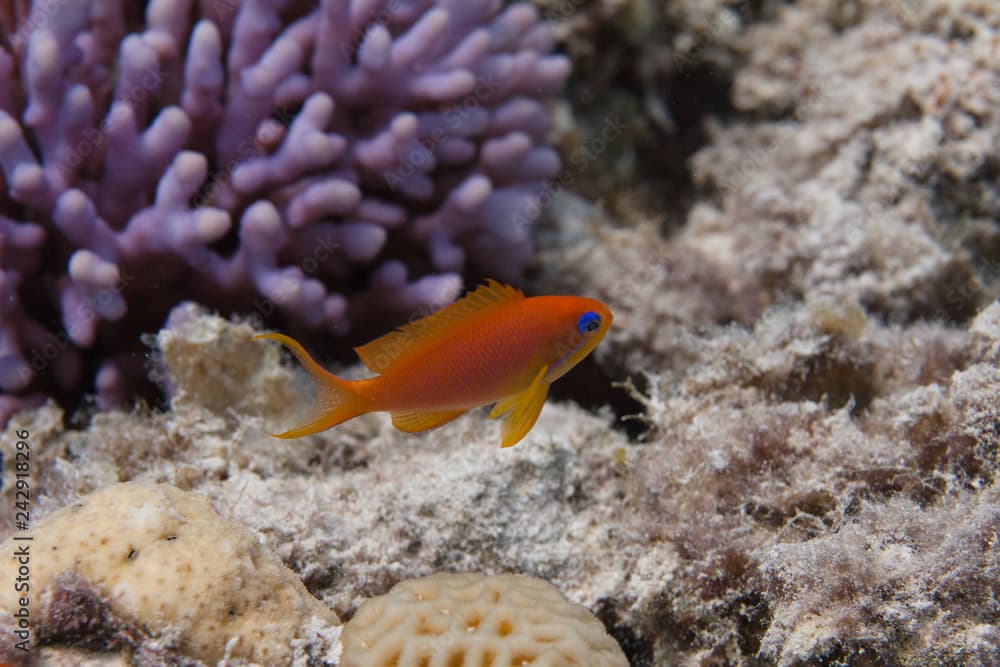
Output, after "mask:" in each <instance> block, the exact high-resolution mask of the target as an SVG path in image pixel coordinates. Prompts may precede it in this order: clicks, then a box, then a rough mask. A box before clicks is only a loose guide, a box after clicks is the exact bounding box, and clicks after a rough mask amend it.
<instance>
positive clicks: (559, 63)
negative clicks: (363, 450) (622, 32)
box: [0, 0, 569, 421]
mask: <svg viewBox="0 0 1000 667" xmlns="http://www.w3.org/2000/svg"><path fill="white" fill-rule="evenodd" d="M317 4H318V6H316V5H317ZM26 5H27V3H23V2H18V3H13V5H7V6H6V8H0V27H2V32H3V39H2V40H0V167H2V172H0V192H2V193H3V194H2V195H0V197H2V198H0V421H3V420H4V419H5V418H6V416H7V414H9V413H10V412H11V411H12V410H14V409H16V408H18V407H20V406H22V405H24V404H26V403H30V402H33V401H38V400H40V399H41V397H43V396H44V395H45V393H46V392H48V393H55V394H57V395H64V396H65V395H73V393H74V392H78V391H79V389H80V388H81V387H84V388H87V387H88V386H89V385H87V382H88V381H87V379H86V378H87V377H88V376H89V375H91V374H93V376H94V385H93V390H95V391H96V392H97V394H98V397H99V399H100V402H101V403H102V404H103V405H111V404H114V403H117V402H120V401H122V400H124V399H125V398H127V390H128V388H129V387H130V386H132V384H131V382H130V379H131V378H133V377H135V376H139V377H141V376H142V372H143V371H142V360H141V354H140V353H139V352H137V350H138V348H137V345H136V340H137V337H138V336H137V334H138V333H139V332H141V331H149V330H155V329H157V328H158V327H159V326H160V325H161V324H162V321H163V319H164V317H165V315H166V313H167V311H168V310H169V308H170V307H171V306H172V305H174V304H175V303H177V302H178V301H181V300H184V299H194V300H197V301H200V302H202V303H206V304H209V305H212V306H215V307H218V308H221V309H223V310H226V311H248V310H251V309H255V310H257V311H258V312H261V313H262V314H265V315H270V314H271V313H275V314H277V315H279V316H283V317H284V320H283V323H284V324H285V325H286V326H289V327H295V326H298V327H309V328H313V329H318V330H328V331H337V332H341V333H342V332H344V331H346V327H347V325H348V323H349V322H358V321H364V320H366V319H371V318H372V317H373V316H383V317H389V318H391V317H393V316H395V317H399V316H403V315H405V314H407V313H414V312H420V311H421V310H426V309H429V308H433V307H436V306H440V305H441V304H443V303H446V302H448V301H450V300H451V299H453V298H454V297H455V296H456V295H457V293H458V291H459V290H460V288H461V283H462V281H461V278H460V275H461V274H462V272H463V271H465V270H466V269H467V267H468V266H470V265H471V266H474V267H475V268H476V270H478V271H481V272H484V273H488V274H490V275H493V276H496V277H499V278H502V279H504V278H505V279H511V278H514V277H516V276H517V275H518V274H519V273H520V271H521V270H522V269H523V267H524V265H525V263H526V261H527V260H528V258H529V256H530V253H531V242H530V237H529V233H528V232H529V230H528V229H527V226H528V225H529V224H530V222H531V221H533V219H534V217H535V216H536V215H537V203H536V201H535V200H536V198H537V194H538V193H539V192H540V190H541V188H542V187H543V182H544V180H545V179H547V178H550V177H552V176H553V175H555V173H556V171H557V170H558V168H559V162H558V158H557V156H556V154H555V152H554V151H553V150H552V149H551V148H549V147H547V146H545V145H544V140H545V136H546V133H547V131H548V128H549V118H548V115H547V112H546V110H545V108H544V106H543V104H542V103H541V100H542V99H544V98H545V97H548V96H550V95H553V94H555V93H556V92H557V91H558V90H559V89H560V87H561V85H562V83H563V81H564V79H565V77H566V75H567V73H568V70H569V64H568V61H567V60H566V58H564V57H562V56H558V55H550V51H551V49H552V37H551V34H550V31H549V28H548V26H547V25H546V24H544V23H543V22H540V21H539V19H538V16H537V13H536V11H535V10H534V9H533V8H532V7H531V6H529V5H525V4H514V5H510V6H506V7H504V6H503V3H502V2H501V1H500V0H436V1H432V0H413V1H403V0H323V1H322V2H320V3H310V2H296V1H293V0H246V1H245V2H242V3H235V2H232V3H227V2H217V3H204V2H192V0H151V1H150V2H148V3H147V5H146V8H145V13H144V17H143V16H141V15H135V16H133V15H131V14H130V13H129V12H131V11H133V10H132V9H130V8H131V7H132V6H133V5H132V3H127V2H125V1H124V0H86V1H84V0H80V1H74V2H66V1H65V0H36V1H35V2H33V3H30V10H28V9H24V7H25V6H26ZM143 18H144V23H143ZM133 26H139V27H138V28H137V29H134V28H133ZM133 30H134V31H133ZM84 351H87V353H86V354H85V353H84Z"/></svg>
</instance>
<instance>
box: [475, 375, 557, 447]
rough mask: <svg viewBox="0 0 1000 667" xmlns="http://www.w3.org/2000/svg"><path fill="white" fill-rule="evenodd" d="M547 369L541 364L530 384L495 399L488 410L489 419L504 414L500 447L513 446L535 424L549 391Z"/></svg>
mask: <svg viewBox="0 0 1000 667" xmlns="http://www.w3.org/2000/svg"><path fill="white" fill-rule="evenodd" d="M548 370H549V367H548V366H543V367H542V369H541V370H540V371H538V375H536V376H535V379H534V380H533V381H532V383H531V386H529V387H528V388H527V389H525V390H524V391H522V392H520V393H519V394H514V395H513V396H508V397H507V398H505V399H503V400H502V401H497V404H496V405H494V406H493V409H492V410H490V419H495V418H496V417H499V416H500V415H505V416H504V420H503V424H502V425H501V427H500V434H501V436H502V440H501V443H500V446H501V447H513V446H514V445H516V444H517V443H518V442H520V441H521V438H523V437H524V436H525V435H527V434H528V431H530V430H531V427H532V426H534V425H535V421H536V420H537V419H538V415H539V413H540V412H541V411H542V405H544V404H545V397H546V396H547V395H548V393H549V385H550V384H551V383H550V382H546V381H545V373H546V372H547V371H548Z"/></svg>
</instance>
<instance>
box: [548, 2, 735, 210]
mask: <svg viewBox="0 0 1000 667" xmlns="http://www.w3.org/2000/svg"><path fill="white" fill-rule="evenodd" d="M584 11H585V12H590V13H592V14H593V16H591V17H590V21H591V24H592V27H591V28H590V29H587V30H584V31H583V32H582V33H581V34H578V35H577V36H576V38H577V39H579V40H582V41H586V42H587V43H589V44H591V45H593V44H607V45H614V46H613V47H610V48H608V49H604V48H601V49H593V48H588V49H580V48H574V45H573V44H572V43H571V44H570V45H569V48H568V51H569V55H570V57H571V58H572V59H573V61H574V68H573V73H572V74H571V76H570V80H569V83H568V85H567V91H566V96H567V98H568V99H569V103H570V108H571V109H572V111H573V115H574V118H575V120H576V122H577V128H576V132H577V136H576V140H577V141H576V143H575V144H574V145H572V146H564V147H563V148H564V151H563V173H562V174H561V176H560V178H561V179H562V183H563V184H564V185H566V186H567V187H568V189H569V190H571V191H573V192H576V193H579V194H581V195H582V196H584V197H587V198H589V199H599V200H600V201H601V202H602V203H603V204H604V205H605V206H607V207H608V208H609V210H610V211H611V212H612V213H613V214H614V215H616V216H622V217H634V215H635V213H636V209H638V210H640V211H645V212H647V213H648V214H649V215H651V216H655V217H657V218H659V219H663V220H665V221H667V224H668V225H670V224H680V223H682V222H683V221H684V220H685V219H686V217H687V212H688V210H689V209H690V208H691V206H692V205H693V204H694V203H695V201H696V196H697V194H698V193H697V189H696V188H695V186H694V181H693V179H692V175H691V171H690V167H689V159H690V158H691V156H692V155H694V154H695V153H696V152H697V151H699V150H701V149H702V148H703V147H704V146H705V145H706V144H707V143H708V140H709V137H708V134H707V132H706V128H705V120H706V119H707V118H709V117H715V118H719V119H722V120H725V119H726V118H727V117H730V116H732V115H734V114H735V110H734V108H733V105H732V101H731V99H732V84H733V70H732V69H729V68H726V67H721V66H716V65H714V64H713V63H711V62H709V61H708V60H707V59H706V58H704V52H705V51H708V50H710V49H713V48H715V47H716V45H715V44H712V43H706V44H704V45H701V48H699V49H698V50H697V51H696V52H695V53H694V54H693V56H692V57H690V58H689V59H687V60H684V61H679V60H678V59H677V58H676V57H675V56H674V55H672V54H671V53H670V52H669V49H668V48H667V47H666V46H664V47H663V48H662V49H658V48H651V47H649V45H648V44H649V40H648V39H646V40H641V41H637V40H638V39H639V38H637V37H636V36H635V35H633V34H631V32H630V29H629V28H628V25H627V24H628V21H627V20H623V21H619V20H612V19H610V18H609V17H604V16H600V10H597V9H594V8H593V7H590V8H589V9H587V10H584ZM647 28H648V29H649V30H651V31H657V32H660V33H662V35H659V36H658V39H662V40H663V44H664V45H666V44H668V43H669V42H670V40H671V38H672V37H673V36H674V35H676V34H677V33H678V32H679V31H680V30H681V29H682V28H681V27H680V26H676V25H672V23H671V20H670V19H669V18H667V17H664V16H662V15H659V16H657V17H655V18H654V19H653V23H652V24H651V25H650V26H647ZM594 193H600V195H598V196H595V195H594Z"/></svg>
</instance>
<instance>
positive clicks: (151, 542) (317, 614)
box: [0, 482, 339, 665]
mask: <svg viewBox="0 0 1000 667" xmlns="http://www.w3.org/2000/svg"><path fill="white" fill-rule="evenodd" d="M27 535H30V536H32V538H33V540H32V541H31V542H30V545H31V554H32V556H31V562H30V567H31V614H32V625H33V628H34V630H35V632H34V634H35V636H36V638H38V639H42V640H47V642H46V643H51V642H52V641H55V642H68V643H73V642H74V641H76V640H77V639H83V640H84V641H85V642H86V640H89V639H93V638H94V637H95V636H97V635H102V636H104V637H106V638H107V640H106V641H103V642H101V643H102V644H103V646H99V647H95V648H103V649H104V650H106V649H107V648H112V647H120V648H125V649H126V650H128V649H132V650H137V649H142V648H143V646H140V645H141V644H146V643H151V642H152V643H156V642H159V643H160V644H163V643H164V642H166V644H167V645H168V646H167V649H168V650H170V651H176V652H177V653H179V654H181V655H186V656H190V657H195V658H197V659H199V660H203V661H206V662H209V663H212V664H214V663H215V662H216V661H218V660H220V659H222V658H223V657H224V655H225V653H226V649H227V643H228V644H229V655H230V656H231V657H233V658H246V659H248V660H251V661H253V662H257V663H260V664H265V665H278V664H286V663H289V662H290V661H291V657H292V649H291V643H292V642H293V641H297V640H299V641H301V640H302V638H303V634H308V632H307V631H304V630H303V628H306V627H307V626H312V627H315V626H316V625H317V624H326V625H328V626H336V625H338V624H339V620H338V619H337V617H336V615H335V614H334V613H333V612H331V611H330V610H329V609H328V608H327V607H326V606H324V605H323V604H322V603H320V602H319V601H318V600H316V599H315V598H314V597H312V596H311V595H310V594H309V592H308V591H307V590H306V589H305V587H304V586H303V585H302V582H301V581H300V580H299V578H298V577H297V576H296V575H295V573H293V572H292V571H291V570H289V569H288V568H286V567H285V566H284V564H282V562H281V560H280V559H279V558H278V557H277V555H275V554H274V553H273V552H271V551H269V550H267V549H265V548H264V547H263V546H262V545H261V544H260V543H259V541H258V540H257V538H256V537H255V536H254V535H253V534H252V533H251V532H249V531H248V530H247V529H245V528H243V527H242V526H240V525H238V524H236V523H234V522H231V521H228V520H226V519H224V518H222V517H221V516H219V514H217V513H216V511H215V510H214V509H213V508H212V506H211V504H210V503H209V501H208V499H207V498H205V497H203V496H201V495H197V494H194V493H188V492H185V491H181V490H180V489H177V488H175V487H173V486H170V485H167V484H142V483H137V482H129V483H124V484H115V485H113V486H110V487H108V488H106V489H103V490H101V491H98V492H96V493H93V494H91V495H89V496H84V497H83V498H81V499H80V500H79V502H77V503H76V504H74V505H70V506H68V507H64V508H62V509H60V510H58V511H56V512H54V513H53V514H51V515H49V516H48V517H46V518H45V519H43V520H42V521H40V522H39V523H38V524H37V525H36V526H34V527H33V528H32V529H31V530H28V531H25V532H21V533H19V536H22V537H23V536H27ZM25 543H26V542H18V543H17V544H25ZM14 546H15V545H14V543H13V542H12V541H11V540H7V541H6V542H5V543H4V544H3V545H0V553H3V554H4V556H5V557H4V558H3V559H0V581H5V582H9V581H14V576H15V572H16V568H17V562H16V561H14V560H13V559H11V558H10V557H7V554H9V553H11V551H12V549H13V548H14ZM74 602H75V604H73V603H74ZM16 604H17V599H16V597H15V593H14V588H13V586H2V587H0V610H2V611H6V612H7V613H8V614H9V613H10V612H11V610H13V609H15V605H16ZM57 607H58V608H57ZM95 610H96V611H95ZM88 614H89V615H90V616H93V617H95V618H94V619H85V618H82V617H83V616H86V615H88ZM74 617H77V618H80V620H79V622H75V623H67V622H66V619H67V618H74ZM68 626H72V627H69V628H68V629H67V627H68ZM97 626H100V627H97ZM109 626H110V627H109ZM81 635H82V637H81ZM234 638H236V640H235V642H234V641H233V639H234ZM89 643H91V644H93V643H94V642H92V641H90V642H89Z"/></svg>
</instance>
